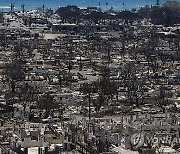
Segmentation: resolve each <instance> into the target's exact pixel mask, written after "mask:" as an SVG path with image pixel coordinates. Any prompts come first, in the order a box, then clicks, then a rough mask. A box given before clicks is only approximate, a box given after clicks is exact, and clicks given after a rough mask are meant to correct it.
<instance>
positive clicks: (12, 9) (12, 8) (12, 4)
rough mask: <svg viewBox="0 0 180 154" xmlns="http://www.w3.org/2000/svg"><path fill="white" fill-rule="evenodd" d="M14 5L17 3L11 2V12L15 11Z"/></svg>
mask: <svg viewBox="0 0 180 154" xmlns="http://www.w3.org/2000/svg"><path fill="white" fill-rule="evenodd" d="M14 7H15V4H14V3H11V13H12V12H14Z"/></svg>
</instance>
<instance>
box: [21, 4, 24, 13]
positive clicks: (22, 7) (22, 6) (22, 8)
mask: <svg viewBox="0 0 180 154" xmlns="http://www.w3.org/2000/svg"><path fill="white" fill-rule="evenodd" d="M21 10H22V12H23V13H24V12H25V5H24V4H22V5H21Z"/></svg>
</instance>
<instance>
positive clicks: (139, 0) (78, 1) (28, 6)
mask: <svg viewBox="0 0 180 154" xmlns="http://www.w3.org/2000/svg"><path fill="white" fill-rule="evenodd" d="M165 1H166V0H160V4H163V3H164V2H165ZM177 1H180V0H177ZM11 3H14V4H15V10H21V5H22V4H24V5H25V10H34V9H38V8H42V6H43V5H44V6H45V8H48V9H50V8H51V9H53V10H56V9H58V7H62V6H67V5H77V6H78V7H80V8H86V7H88V6H98V5H99V3H100V4H101V8H102V10H104V11H105V10H108V9H110V8H111V7H113V9H114V10H122V9H124V8H125V9H132V8H136V9H138V8H140V7H142V6H144V5H146V4H148V5H154V4H156V0H0V11H1V10H8V9H10V4H11ZM123 3H124V5H123Z"/></svg>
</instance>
